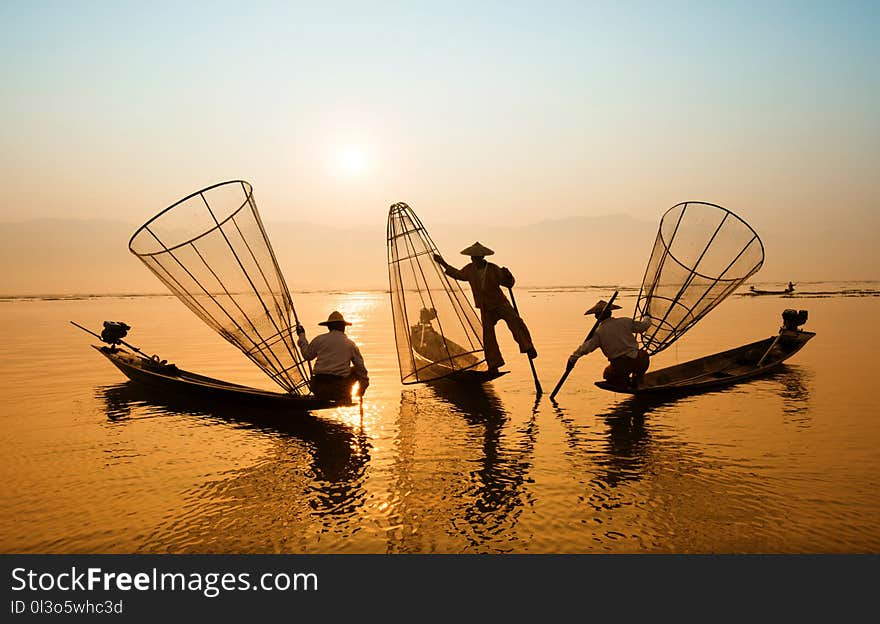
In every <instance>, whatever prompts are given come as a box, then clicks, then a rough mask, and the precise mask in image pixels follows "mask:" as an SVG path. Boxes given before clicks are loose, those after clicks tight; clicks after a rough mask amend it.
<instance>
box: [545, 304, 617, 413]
mask: <svg viewBox="0 0 880 624" xmlns="http://www.w3.org/2000/svg"><path fill="white" fill-rule="evenodd" d="M617 292H618V291H616V290H615V291H614V294H613V295H611V299H609V300H608V303H606V304H605V307H604V308H602V313H601V314H599V318H597V319H596V322H595V323H594V324H593V328H592V329H591V330H590V333H589V334H587V337H586V338H585V339H584V342H586V341H587V340H589V339H590V338H592V337H593V334H595V333H596V328H598V327H599V323H601V322H602V321H603V320H604V318H603V317H604V315H605V312H606V311H607V310H610V309H611V304H612V303H614V300H615V299H616V298H617ZM573 369H574V364H566V365H565V372H564V373H562V378H561V379H560V380H559V382H558V383H557V384H556V387H555V388H553V392H551V393H550V400H551V401H552V400H553V399H554V398H555V397H556V393H557V392H559V389H560V388H561V387H562V384H564V383H565V380H566V378H567V377H568V375H569V373H571V371H572V370H573Z"/></svg>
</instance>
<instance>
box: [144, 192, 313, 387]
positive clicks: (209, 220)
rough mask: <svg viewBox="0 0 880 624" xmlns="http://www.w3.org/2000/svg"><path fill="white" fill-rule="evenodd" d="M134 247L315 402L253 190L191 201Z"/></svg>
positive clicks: (276, 377) (282, 380)
mask: <svg viewBox="0 0 880 624" xmlns="http://www.w3.org/2000/svg"><path fill="white" fill-rule="evenodd" d="M169 239H170V240H169ZM128 247H129V250H130V251H131V252H132V253H133V254H134V255H135V256H136V257H137V258H138V259H140V260H141V261H142V262H143V263H144V264H145V265H146V266H147V268H148V269H150V271H152V272H153V274H154V275H156V277H157V278H159V280H160V281H161V282H162V283H164V284H165V285H166V286H167V287H168V289H169V290H170V291H171V292H172V293H174V294H175V295H176V296H177V297H178V298H179V299H180V300H181V301H182V302H183V303H184V304H185V305H186V306H187V307H188V308H189V309H190V310H192V311H193V313H195V314H196V316H198V317H199V318H201V319H202V320H203V321H204V322H205V323H206V324H207V325H208V326H209V327H211V328H212V329H214V331H216V332H217V333H218V334H220V335H221V336H222V337H223V338H225V339H226V340H227V341H229V342H230V343H232V344H233V345H234V346H236V347H237V348H238V349H239V350H240V351H242V352H243V353H244V354H245V356H247V357H248V358H249V359H250V360H251V361H252V362H254V364H256V365H257V366H258V367H259V368H260V369H262V370H263V371H264V372H265V373H266V374H267V375H268V376H269V378H270V379H272V380H273V381H274V382H275V383H277V384H278V385H280V386H281V387H282V388H284V389H285V390H287V391H288V392H290V393H292V394H296V395H305V394H309V390H308V381H309V379H310V378H311V367H310V365H309V363H308V362H307V361H306V360H305V358H304V357H303V356H302V354H301V353H300V351H299V348H298V347H297V345H296V335H295V332H294V328H295V326H296V325H297V324H299V319H298V318H297V315H296V310H295V308H294V306H293V299H292V297H291V296H290V291H289V289H288V287H287V283H286V281H285V279H284V275H283V274H282V272H281V269H280V267H279V265H278V260H277V258H276V256H275V252H274V250H273V249H272V245H271V243H270V241H269V237H268V235H267V234H266V229H265V227H264V225H263V222H262V219H261V218H260V214H259V212H258V210H257V205H256V202H255V201H254V195H253V187H252V186H251V184H250V183H248V182H246V181H244V180H231V181H228V182H221V183H218V184H215V185H212V186H208V187H205V188H203V189H201V190H199V191H196V192H195V193H192V194H190V195H188V196H186V197H184V198H183V199H181V200H179V201H177V202H176V203H174V204H172V205H171V206H169V207H168V208H165V209H164V210H163V211H161V212H159V213H158V214H157V215H156V216H154V217H153V218H151V219H150V220H149V221H147V222H146V223H145V224H144V225H142V226H141V227H140V228H138V230H137V231H135V233H134V234H133V235H132V237H131V239H130V240H129V244H128ZM212 265H213V266H212Z"/></svg>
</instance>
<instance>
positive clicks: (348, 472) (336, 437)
mask: <svg viewBox="0 0 880 624" xmlns="http://www.w3.org/2000/svg"><path fill="white" fill-rule="evenodd" d="M98 394H99V396H100V397H101V398H102V399H103V401H104V404H105V408H106V413H107V418H108V420H109V421H110V423H112V424H113V426H123V425H125V423H126V422H127V421H128V420H129V419H131V418H133V415H134V414H138V413H142V414H144V415H142V416H135V418H154V417H162V416H184V417H193V418H196V419H198V420H197V421H196V422H201V423H204V424H205V425H217V424H218V423H221V422H222V423H226V424H232V425H234V426H235V427H236V428H238V429H245V430H253V431H255V432H259V433H260V434H263V435H269V436H270V439H271V440H272V445H271V448H270V449H269V451H268V458H267V459H266V460H264V461H261V462H259V463H257V464H256V465H253V466H250V467H246V468H243V469H240V470H238V471H235V472H233V473H231V474H225V475H223V476H222V478H220V479H217V480H213V481H210V482H208V483H206V484H204V485H202V486H200V487H197V488H194V489H192V490H190V491H187V492H185V493H184V496H185V497H186V499H187V508H188V511H187V513H185V514H184V515H183V516H182V517H179V518H176V519H174V520H173V521H172V522H170V523H169V524H168V526H166V527H162V528H160V530H159V531H157V533H156V534H155V535H154V536H152V537H151V538H150V540H148V542H147V544H148V545H149V544H150V542H151V541H155V542H156V543H157V544H162V545H163V546H162V547H161V548H162V549H164V548H168V551H169V552H190V551H192V552H196V551H199V552H201V551H204V552H211V551H212V547H206V546H207V544H209V543H210V544H215V545H216V544H217V543H222V542H223V540H224V538H223V536H224V535H226V536H227V537H231V536H229V529H230V527H236V531H235V535H236V537H235V541H234V542H233V543H234V544H236V546H235V547H234V548H232V550H237V549H240V548H242V544H247V545H248V546H247V551H249V552H250V551H253V552H282V551H287V550H290V549H293V550H296V549H297V548H298V547H297V545H296V544H297V541H298V540H299V539H301V537H300V536H298V535H296V531H293V533H294V534H293V535H291V534H289V533H290V531H291V530H292V529H294V528H295V527H296V525H297V524H300V523H302V524H303V525H309V524H312V525H314V524H315V521H317V522H318V523H319V526H320V525H321V524H323V526H324V530H330V529H331V528H332V529H333V530H338V529H339V521H338V520H331V519H330V518H332V517H333V516H341V517H342V518H343V523H345V522H346V520H345V518H353V517H354V516H355V513H354V512H355V511H356V510H357V509H358V508H359V507H361V506H362V505H363V504H364V501H365V498H366V492H365V489H364V478H365V471H366V467H367V465H368V464H369V461H370V442H369V440H368V438H367V436H366V434H365V433H364V431H363V430H362V429H358V430H355V429H354V428H353V427H351V426H350V425H348V424H345V423H341V422H337V421H335V420H331V419H329V418H324V417H318V416H315V415H313V414H310V413H284V412H282V411H278V410H272V409H267V408H260V407H251V406H240V405H223V404H217V403H213V402H206V401H204V400H199V399H186V398H179V397H174V398H170V397H166V396H157V395H156V393H154V392H151V391H150V390H146V389H143V388H141V387H140V386H138V385H137V384H134V383H132V382H128V383H123V384H118V385H114V386H106V387H103V388H101V389H100V390H99V393H98ZM255 509H260V510H261V511H260V513H264V514H265V513H266V512H267V511H268V510H271V513H272V514H274V515H275V516H276V517H277V522H278V523H280V526H281V527H282V530H280V531H279V529H278V527H277V526H275V527H272V529H271V530H272V534H271V535H269V534H267V533H265V531H266V527H265V525H264V524H263V522H264V521H265V520H266V519H267V518H266V517H265V516H264V517H263V518H262V519H261V521H260V523H257V524H251V522H252V520H253V518H252V513H253V511H254V510H255ZM309 516H313V517H314V520H305V518H307V517H309ZM322 518H323V519H322ZM349 530H351V531H354V530H356V527H354V526H351V527H350V528H349ZM147 549H148V550H149V549H150V547H149V546H148V547H147ZM304 549H305V548H304V547H303V550H304ZM222 550H224V551H226V550H228V549H227V548H223V549H222Z"/></svg>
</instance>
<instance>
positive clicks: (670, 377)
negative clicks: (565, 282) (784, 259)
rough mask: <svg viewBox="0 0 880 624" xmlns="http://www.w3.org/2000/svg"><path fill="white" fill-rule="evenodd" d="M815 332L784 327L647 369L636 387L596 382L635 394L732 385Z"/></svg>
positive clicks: (770, 366)
mask: <svg viewBox="0 0 880 624" xmlns="http://www.w3.org/2000/svg"><path fill="white" fill-rule="evenodd" d="M815 335H816V334H815V332H809V331H803V330H800V329H797V328H794V329H791V328H788V327H783V328H782V329H780V330H779V335H777V336H771V337H770V338H765V339H764V340H758V341H757V342H753V343H750V344H747V345H743V346H741V347H736V348H735V349H730V350H728V351H722V352H721V353H715V354H713V355H708V356H706V357H702V358H698V359H696V360H691V361H689V362H684V363H683V364H677V365H675V366H670V367H668V368H662V369H660V370H656V371H653V372H649V373H647V374H646V375H645V378H644V379H643V380H642V383H641V384H639V386H638V388H630V387H622V386H618V385H615V384H612V383H609V382H608V381H597V382H596V385H597V386H598V387H600V388H602V389H603V390H611V391H612V392H621V393H626V394H637V395H648V394H673V393H695V392H701V391H703V390H709V389H713V388H718V387H721V386H727V385H732V384H736V383H739V382H741V381H746V380H748V379H752V378H754V377H759V376H761V375H765V374H767V373H770V372H772V371H773V370H774V369H775V368H776V367H778V366H779V365H780V364H782V363H783V362H785V361H786V360H787V359H789V358H790V357H791V356H793V355H794V354H795V353H797V352H798V351H800V350H801V348H802V347H803V346H804V345H805V344H806V343H807V342H808V341H809V340H810V339H811V338H812V337H813V336H815Z"/></svg>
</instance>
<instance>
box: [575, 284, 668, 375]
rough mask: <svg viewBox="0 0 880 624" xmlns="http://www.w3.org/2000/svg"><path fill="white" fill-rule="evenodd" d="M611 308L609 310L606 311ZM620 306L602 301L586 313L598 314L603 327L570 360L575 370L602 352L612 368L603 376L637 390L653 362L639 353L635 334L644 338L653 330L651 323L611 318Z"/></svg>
mask: <svg viewBox="0 0 880 624" xmlns="http://www.w3.org/2000/svg"><path fill="white" fill-rule="evenodd" d="M606 308H607V309H606ZM619 309H620V306H618V305H614V304H611V305H610V306H609V305H608V304H607V303H606V302H605V301H602V300H601V299H600V300H599V301H598V303H596V305H594V306H593V307H592V308H590V309H589V310H587V311H586V312H584V314H585V315H587V314H594V315H595V316H596V320H597V321H598V322H599V324H598V325H597V326H596V331H594V332H593V336H592V337H591V338H590V339H589V340H587V341H585V342H584V343H583V344H582V345H581V346H579V347H578V348H577V349H575V350H574V353H572V354H571V356H569V358H568V366H569V368H572V367H574V365H575V363H576V362H577V361H578V358H580V357H582V356H584V355H587V354H588V353H591V352H592V351H594V350H596V349H598V348H601V349H602V353H603V354H605V357H607V358H608V366H607V367H606V368H605V371H604V372H603V373H602V376H603V377H604V378H605V380H606V381H608V382H609V383H612V384H615V385H618V386H630V387H633V388H637V387H638V385H639V384H640V383H641V382H642V378H643V377H644V376H645V371H647V370H648V366H649V365H650V358H649V357H648V353H647V352H646V351H645V350H644V349H639V343H638V342H637V341H636V337H635V334H643V333H645V332H646V331H647V330H648V328H649V327H650V326H651V320H650V319H646V320H643V321H636V320H633V319H631V318H628V317H619V318H611V311H612V310H619Z"/></svg>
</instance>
